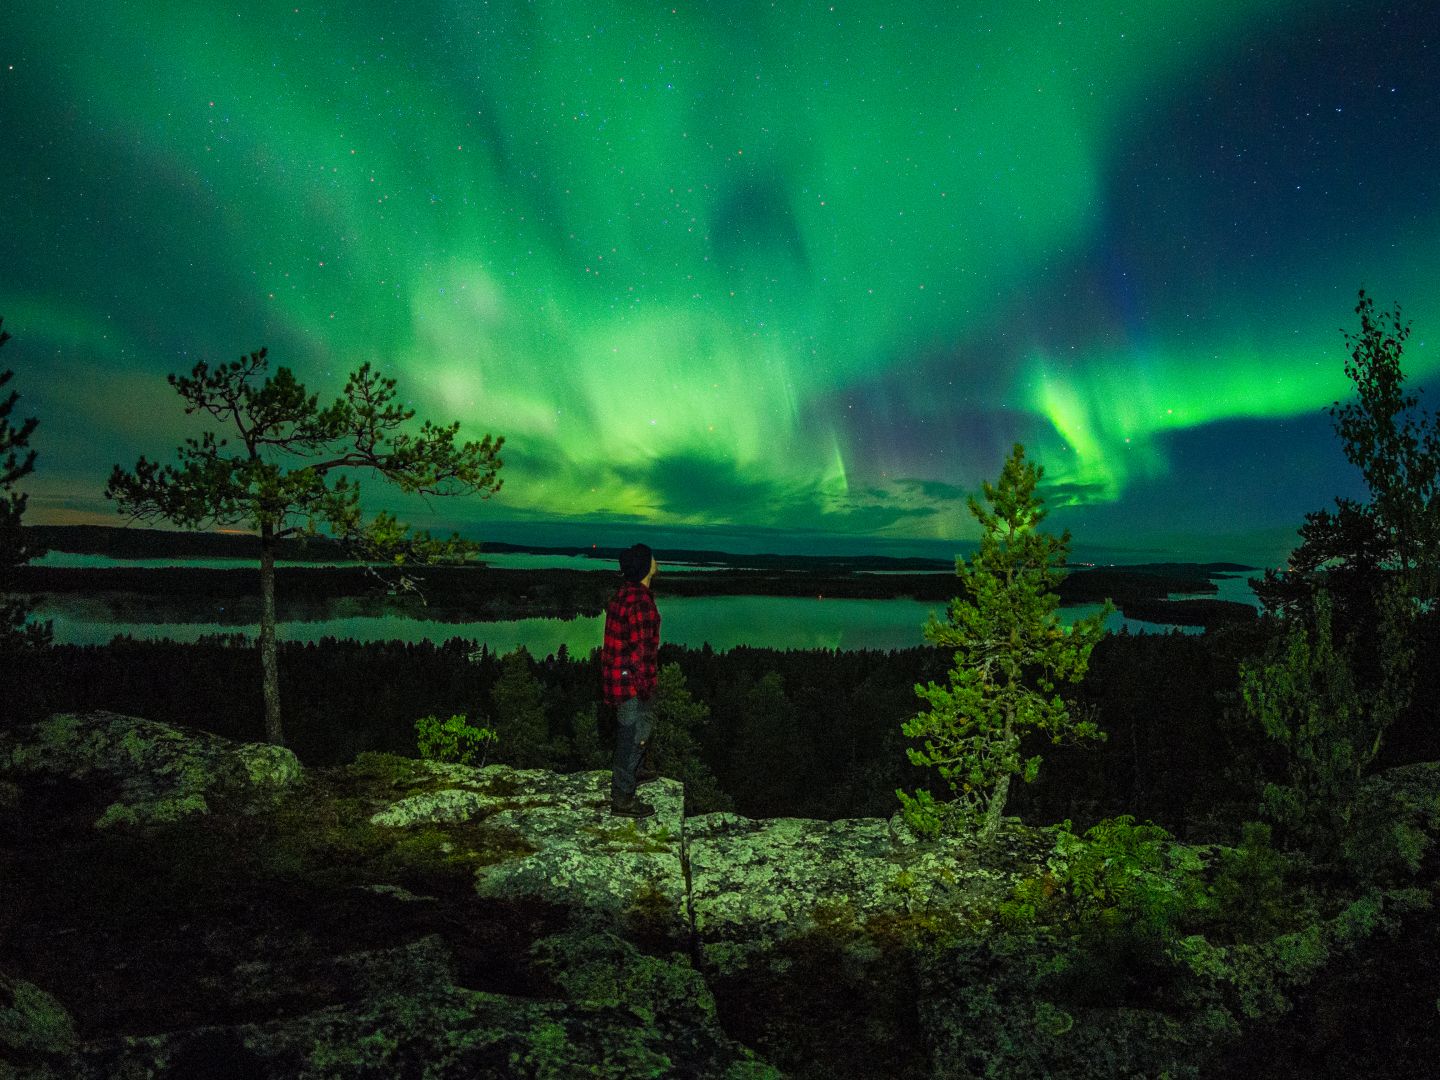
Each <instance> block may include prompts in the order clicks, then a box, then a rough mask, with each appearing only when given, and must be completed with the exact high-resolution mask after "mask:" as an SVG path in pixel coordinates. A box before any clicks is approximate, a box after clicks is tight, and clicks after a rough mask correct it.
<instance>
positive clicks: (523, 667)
mask: <svg viewBox="0 0 1440 1080" xmlns="http://www.w3.org/2000/svg"><path fill="white" fill-rule="evenodd" d="M532 665H533V661H532V660H531V657H530V651H529V650H528V649H526V648H525V646H523V645H522V646H520V647H519V648H517V649H516V650H515V651H514V652H511V653H506V654H505V657H504V659H502V660H501V661H500V678H499V679H497V680H496V682H495V685H494V687H493V688H491V690H490V701H491V704H492V705H493V706H494V710H493V714H492V718H491V724H492V726H493V727H494V728H495V733H496V734H497V735H499V736H500V740H499V745H500V752H501V754H503V755H504V756H505V758H506V760H507V761H509V762H510V763H511V764H513V765H515V766H516V767H517V768H521V769H543V768H548V767H549V766H550V765H551V764H552V762H551V757H552V755H551V748H550V743H549V739H550V725H549V723H548V722H547V720H546V718H545V691H544V688H543V687H542V686H541V685H540V680H539V679H537V678H536V677H535V672H534V670H533V666H532Z"/></svg>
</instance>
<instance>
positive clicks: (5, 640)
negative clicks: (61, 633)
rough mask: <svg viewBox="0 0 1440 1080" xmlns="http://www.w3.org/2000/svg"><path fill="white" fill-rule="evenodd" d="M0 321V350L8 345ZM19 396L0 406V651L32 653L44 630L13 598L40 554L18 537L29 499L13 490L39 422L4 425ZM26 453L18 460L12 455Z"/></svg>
mask: <svg viewBox="0 0 1440 1080" xmlns="http://www.w3.org/2000/svg"><path fill="white" fill-rule="evenodd" d="M4 323H5V320H4V319H0V346H3V345H4V344H5V342H7V341H9V340H10V335H9V334H8V333H6V332H5V329H4ZM13 375H14V372H13V371H9V370H6V371H0V387H3V386H4V385H5V384H6V383H8V382H9V381H10V379H11V378H12V377H13ZM19 400H20V395H19V394H18V393H17V392H16V391H14V390H12V391H10V395H9V397H7V398H5V400H3V401H0V495H3V497H0V649H20V648H36V647H39V646H43V645H48V644H49V643H50V624H49V623H48V622H44V623H31V624H30V625H28V626H27V625H26V624H25V620H26V618H28V616H29V613H30V606H31V604H30V602H29V601H27V600H26V599H25V598H23V597H18V596H16V595H15V577H16V570H17V569H18V568H19V567H21V566H24V565H25V564H26V563H27V562H29V561H30V560H31V559H34V558H38V557H39V556H41V555H43V554H45V552H44V551H43V550H42V549H40V548H39V547H37V546H36V545H34V544H32V543H29V542H27V541H26V539H25V536H24V533H23V532H22V531H21V520H20V519H21V518H22V517H24V515H25V504H26V502H27V501H28V498H29V496H27V495H26V493H25V492H23V491H21V492H16V491H15V484H16V483H17V482H18V481H19V480H20V479H21V478H22V477H24V476H28V475H29V474H30V473H32V472H34V471H35V451H34V450H30V436H31V435H32V434H33V433H34V431H35V428H36V426H37V425H38V424H39V421H38V420H37V419H36V418H35V417H33V416H32V417H30V418H29V419H28V420H26V421H25V422H24V423H22V424H20V425H19V426H18V427H16V426H15V425H13V424H12V423H11V422H10V414H11V413H12V412H14V411H15V404H16V402H18V401H19ZM20 450H29V453H27V454H26V455H25V457H24V458H23V459H22V458H21V457H20V456H19V454H18V453H17V451H20Z"/></svg>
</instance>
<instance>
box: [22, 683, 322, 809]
mask: <svg viewBox="0 0 1440 1080" xmlns="http://www.w3.org/2000/svg"><path fill="white" fill-rule="evenodd" d="M301 774H302V770H301V768H300V762H299V761H298V760H297V759H296V757H295V755H294V754H293V753H291V752H290V751H289V750H287V749H285V748H284V747H281V746H271V745H269V744H266V743H238V744H237V743H234V742H231V741H230V740H228V739H222V738H220V737H219V736H217V735H209V734H206V733H204V732H200V731H181V730H179V729H177V728H174V727H171V726H170V725H168V724H158V723H154V722H152V721H149V720H142V719H140V718H138V717H134V716H122V715H121V714H119V713H111V712H92V713H84V714H73V713H59V714H56V715H55V716H52V717H50V718H49V719H48V720H43V721H41V722H40V723H38V724H32V725H29V726H27V727H22V728H19V729H16V730H15V731H13V732H11V733H9V734H0V780H3V781H4V782H7V783H9V784H10V785H12V786H16V787H17V788H18V786H19V784H20V782H21V781H23V780H30V781H32V782H33V781H34V780H37V779H39V780H44V779H49V780H52V781H60V782H68V783H69V784H70V785H72V786H73V785H83V786H84V787H85V788H86V789H89V790H93V791H97V792H100V793H103V794H107V795H113V796H114V798H113V801H110V802H109V803H108V804H107V805H105V806H104V808H103V809H102V810H101V812H100V814H99V816H98V817H97V818H96V819H95V825H96V827H98V828H102V829H103V828H108V827H110V826H114V825H144V824H157V823H163V822H173V821H178V820H180V819H182V818H186V817H190V816H192V815H195V814H207V813H209V812H210V810H211V807H212V805H213V804H215V803H217V802H219V803H223V804H225V805H226V806H227V807H228V808H230V809H234V810H236V811H239V812H241V813H256V812H259V811H261V810H264V809H266V808H268V807H270V806H273V805H274V802H275V799H276V797H277V796H279V795H281V794H283V793H284V792H285V791H287V790H289V789H290V788H292V787H294V786H295V785H296V784H298V783H300V781H301ZM17 798H18V794H12V795H11V796H10V797H9V800H6V799H4V798H3V797H0V806H3V805H4V803H5V801H12V802H13V801H14V800H15V799H17Z"/></svg>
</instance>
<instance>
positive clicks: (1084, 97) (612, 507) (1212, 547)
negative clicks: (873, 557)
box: [0, 0, 1440, 562]
mask: <svg viewBox="0 0 1440 1080" xmlns="http://www.w3.org/2000/svg"><path fill="white" fill-rule="evenodd" d="M947 9H948V10H947ZM0 150H3V167H0V215H3V222H4V225H3V229H0V245H3V250H0V253H3V268H4V272H3V277H0V315H3V316H4V318H5V328H6V329H7V330H9V331H10V332H11V333H12V334H13V335H14V340H13V341H12V342H10V344H8V345H7V346H6V348H5V350H4V352H3V353H0V367H11V368H14V369H15V371H16V377H15V379H14V381H13V383H12V386H13V387H14V388H15V389H17V390H19V392H20V393H21V395H22V401H21V404H20V407H19V414H20V415H21V416H28V415H38V416H39V418H40V421H41V425H40V428H39V430H38V431H37V435H36V438H35V440H34V446H35V447H36V448H37V449H38V450H39V453H40V458H39V463H38V469H37V472H36V473H35V474H34V475H33V476H32V477H29V478H27V481H26V482H25V484H24V485H22V486H24V487H26V488H27V489H28V490H29V491H30V493H31V496H30V510H29V512H28V513H27V517H26V520H27V521H28V522H29V523H32V524H40V523H69V522H87V521H94V522H102V523H107V524H121V523H122V522H123V521H124V519H123V518H121V516H120V515H118V514H117V513H115V511H114V508H113V504H110V503H107V502H106V501H105V500H104V499H103V497H102V495H101V492H102V490H103V488H104V484H105V481H106V479H107V478H108V475H109V470H110V467H111V465H113V464H115V463H121V464H123V465H125V466H126V467H133V465H134V463H135V460H136V458H138V457H139V456H140V455H141V454H144V455H146V456H147V457H150V458H152V459H154V458H160V459H161V460H165V461H170V460H173V454H174V448H175V446H176V445H177V444H178V443H179V442H180V441H181V440H182V439H183V438H184V437H185V436H187V435H194V434H195V433H196V432H197V431H198V430H199V428H198V425H197V422H196V421H195V419H194V418H187V417H185V416H184V414H183V411H182V407H181V401H180V398H179V396H178V395H176V394H175V392H174V391H173V390H172V389H171V388H170V387H169V386H168V385H167V384H166V381H165V376H166V374H167V373H170V372H176V373H188V372H189V370H190V368H191V367H192V366H193V365H194V363H195V362H196V361H197V360H201V359H205V360H209V361H212V362H217V363H218V362H224V361H228V360H234V359H238V358H239V357H240V356H241V355H242V354H244V353H247V352H249V351H251V350H253V349H256V348H259V347H260V346H261V345H265V346H268V347H269V350H270V357H271V362H272V366H280V365H284V366H288V367H290V368H292V369H293V370H294V371H295V372H296V375H297V377H298V378H299V379H300V380H301V381H303V382H304V383H306V385H307V387H308V388H309V390H311V391H312V392H316V393H318V394H319V395H320V397H321V401H322V403H326V402H328V401H330V400H331V399H333V397H334V396H335V395H336V394H337V393H338V392H339V390H340V388H341V387H342V385H343V383H344V377H345V374H346V373H347V372H348V371H349V370H351V369H353V368H354V367H356V366H358V365H359V364H360V363H361V362H362V361H365V360H369V361H372V362H373V363H374V364H375V365H377V366H378V367H379V368H380V369H381V371H382V372H383V373H385V374H388V375H392V376H394V377H396V378H397V379H398V381H399V386H398V389H399V391H400V394H401V397H402V399H404V400H407V401H408V402H409V403H410V404H411V406H412V407H414V408H415V409H416V410H417V413H418V416H417V426H418V421H419V420H420V419H426V418H428V419H433V420H435V421H437V422H449V421H451V420H459V421H460V422H461V437H462V438H463V437H466V436H470V437H477V438H478V437H479V436H480V435H481V434H483V433H485V432H494V433H496V434H503V435H504V436H505V438H506V453H505V455H504V456H505V461H506V464H505V468H504V471H503V475H504V477H505V487H504V489H503V490H502V491H501V493H500V494H499V495H498V496H496V497H495V498H494V499H492V500H490V501H488V502H484V501H480V500H478V499H471V500H458V499H434V498H432V499H431V500H430V501H429V503H428V504H427V503H424V502H421V501H420V500H419V499H410V498H407V497H402V496H400V495H399V494H398V493H396V492H395V491H393V489H387V488H386V487H385V486H384V485H383V484H381V483H379V482H378V481H376V480H369V481H366V480H365V479H364V478H363V477H362V478H361V479H362V490H364V491H365V492H366V496H367V497H366V505H367V507H368V508H369V509H371V510H376V509H380V508H387V509H391V510H395V511H397V512H400V513H401V514H402V515H405V516H406V517H407V520H410V521H413V522H415V523H417V524H419V525H421V526H425V527H431V528H435V529H437V530H444V531H448V530H449V529H451V528H459V529H460V530H461V531H462V532H464V533H466V534H467V535H470V536H474V537H476V538H482V539H484V538H490V539H522V540H533V541H541V542H543V541H551V542H574V543H588V542H591V541H592V540H593V541H598V542H601V543H611V542H617V541H623V542H627V543H628V542H630V539H631V538H634V539H647V540H649V541H650V542H651V543H654V544H656V545H657V546H661V545H664V544H671V545H673V544H677V543H684V544H685V545H686V546H704V547H728V548H731V549H733V550H746V549H749V550H755V549H762V550H787V551H795V550H812V549H813V550H827V551H828V550H839V549H846V548H848V549H853V550H865V549H870V550H875V551H895V552H898V551H902V550H914V551H926V552H942V553H943V552H945V551H947V550H950V545H952V544H953V542H954V541H956V540H957V539H964V538H971V537H973V536H974V527H973V523H972V522H971V521H970V519H969V516H968V514H967V513H966V511H965V509H964V498H965V495H966V494H967V493H970V492H973V491H975V490H976V488H977V487H978V485H979V482H980V481H981V480H982V479H987V478H993V477H995V476H996V475H997V474H998V472H999V468H1000V465H1001V463H1002V461H1003V459H1004V457H1005V454H1006V453H1007V451H1008V449H1009V446H1010V444H1011V443H1012V442H1014V441H1016V440H1018V441H1021V442H1024V443H1025V444H1026V446H1027V447H1028V448H1029V450H1030V452H1031V455H1032V456H1033V457H1034V458H1035V459H1036V460H1038V461H1039V462H1041V463H1042V464H1043V465H1044V466H1045V468H1046V473H1047V481H1048V482H1049V485H1050V486H1049V488H1048V499H1049V505H1050V506H1051V507H1052V510H1053V514H1052V519H1051V521H1052V523H1053V524H1054V525H1055V526H1056V527H1057V528H1058V527H1060V526H1066V527H1069V528H1070V529H1071V530H1072V531H1073V533H1074V534H1075V540H1076V550H1077V554H1083V553H1085V552H1086V551H1092V552H1093V551H1100V550H1102V549H1103V550H1105V551H1110V552H1118V553H1119V555H1120V556H1121V557H1132V558H1136V559H1146V558H1158V557H1170V556H1181V557H1192V558H1211V557H1215V558H1219V557H1230V558H1243V559H1248V560H1251V561H1267V562H1276V561H1279V560H1283V557H1284V553H1285V552H1286V551H1287V550H1288V549H1289V548H1290V547H1291V546H1293V543H1294V541H1295V537H1294V529H1295V528H1296V527H1297V526H1298V525H1299V523H1300V520H1301V518H1302V515H1303V514H1304V513H1305V512H1306V511H1307V510H1313V509H1318V508H1321V507H1324V506H1327V505H1329V503H1330V500H1331V498H1332V496H1334V495H1336V494H1358V493H1359V488H1358V481H1357V479H1356V477H1355V475H1354V473H1353V470H1351V469H1350V467H1349V466H1348V465H1347V464H1346V463H1345V461H1344V458H1343V456H1342V455H1341V453H1340V450H1339V447H1338V444H1337V443H1336V440H1335V438H1334V435H1333V433H1332V430H1331V427H1330V421H1329V418H1328V417H1327V416H1326V415H1325V413H1324V411H1323V410H1324V407H1325V406H1326V405H1328V404H1329V403H1330V402H1331V401H1333V400H1334V399H1335V398H1336V397H1339V396H1342V395H1344V394H1345V393H1346V391H1347V389H1348V383H1347V382H1346V380H1345V377H1344V372H1343V362H1344V359H1345V352H1344V347H1343V341H1342V338H1341V335H1340V329H1341V328H1342V327H1344V328H1349V327H1351V326H1353V325H1354V323H1355V317H1354V315H1353V314H1352V309H1353V306H1354V302H1355V294H1356V291H1357V289H1358V288H1360V287H1361V286H1364V287H1365V288H1366V289H1367V291H1369V292H1370V293H1372V294H1373V295H1375V296H1376V297H1377V299H1378V301H1379V303H1380V304H1382V305H1384V306H1389V305H1390V304H1391V303H1392V302H1394V301H1399V302H1400V303H1401V304H1402V305H1403V306H1404V309H1405V311H1406V314H1407V315H1408V316H1409V317H1411V318H1413V320H1414V323H1415V334H1414V336H1413V337H1412V339H1411V342H1410V348H1409V351H1408V353H1407V360H1408V364H1407V367H1408V370H1409V372H1410V374H1411V376H1412V380H1413V381H1414V382H1417V383H1419V384H1422V385H1423V384H1426V383H1427V382H1433V381H1434V380H1435V376H1436V374H1437V369H1440V359H1437V350H1436V349H1435V348H1433V347H1428V346H1427V345H1426V336H1427V333H1428V334H1436V333H1440V294H1437V286H1440V11H1437V9H1436V7H1435V5H1434V3H1433V0H1426V2H1416V3H1400V4H1362V3H1323V2H1320V0H1305V2H1302V3H1284V2H1280V0H1264V2H1256V3H1237V2H1233V0H1232V2H1225V3H1216V2H1205V0H1184V2H1180V3H1169V2H1160V0H1127V2H1125V3H1107V2H1100V0H1092V2H1085V3H1059V2H1040V3H1037V2H1034V0H1003V2H998V0H997V2H983V0H977V2H963V3H962V2H954V3H946V4H942V3H937V2H934V0H930V2H926V3H888V4H859V3H847V2H837V3H804V2H799V0H796V2H776V3H773V4H770V3H764V4H762V3H743V2H738V0H726V2H724V3H719V2H715V3H708V4H703V5H695V4H692V3H684V4H678V5H672V4H668V3H667V4H651V3H629V4H621V3H608V2H604V0H589V2H586V3H579V2H568V0H567V2H537V3H521V2H514V3H504V2H496V3H481V2H478V0H449V2H445V3H438V2H429V0H406V2H404V3H376V2H364V0H349V2H346V3H343V4H341V3H322V4H315V3H308V2H302V3H299V4H298V6H297V4H296V3H295V2H294V0H292V2H291V3H288V4H283V5H282V4H271V3H264V2H261V0H245V2H243V3H237V4H230V5H219V4H210V3H194V2H193V0H174V2H169V3H163V2H149V3H138V2H132V0H106V2H105V3H96V2H93V0H83V2H82V0H60V2H43V3H42V2H40V0H20V2H19V3H17V4H14V5H11V6H10V7H8V8H7V12H6V15H5V17H4V19H3V34H0ZM936 541H941V542H943V543H935V542H936Z"/></svg>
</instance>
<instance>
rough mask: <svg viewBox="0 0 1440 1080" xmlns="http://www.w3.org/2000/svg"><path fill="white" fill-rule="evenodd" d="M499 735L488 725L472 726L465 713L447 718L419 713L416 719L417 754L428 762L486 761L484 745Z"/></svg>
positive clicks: (463, 762)
mask: <svg viewBox="0 0 1440 1080" xmlns="http://www.w3.org/2000/svg"><path fill="white" fill-rule="evenodd" d="M498 738H499V736H498V735H496V734H495V732H494V731H492V730H491V729H490V728H488V727H472V726H471V725H470V723H469V721H468V720H467V719H466V717H465V714H464V713H457V714H456V715H454V716H452V717H450V719H449V720H440V719H438V718H436V717H434V716H422V717H421V718H420V719H419V720H416V721H415V740H416V743H417V746H418V748H419V750H420V756H421V757H422V758H425V759H426V760H427V761H453V762H456V763H458V764H460V765H473V764H475V755H476V754H479V755H480V762H479V764H480V765H481V766H483V765H484V764H485V753H486V748H487V747H488V746H489V744H490V743H493V742H494V741H495V740H496V739H498Z"/></svg>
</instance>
